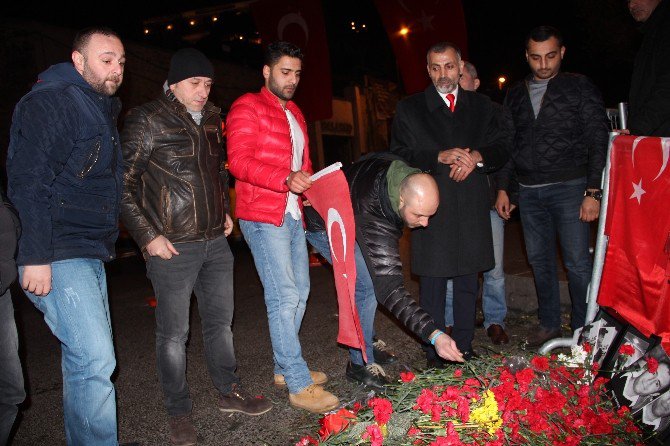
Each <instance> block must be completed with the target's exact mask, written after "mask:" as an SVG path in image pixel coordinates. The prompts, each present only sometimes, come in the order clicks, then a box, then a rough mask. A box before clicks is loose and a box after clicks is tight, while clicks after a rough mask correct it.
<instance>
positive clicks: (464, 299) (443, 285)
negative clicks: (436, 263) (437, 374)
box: [419, 273, 479, 359]
mask: <svg viewBox="0 0 670 446" xmlns="http://www.w3.org/2000/svg"><path fill="white" fill-rule="evenodd" d="M477 276H478V274H477V273H472V274H466V275H464V276H457V277H451V279H453V283H454V300H453V308H454V327H453V330H452V332H451V337H452V338H453V339H454V341H455V342H456V346H457V347H458V349H459V350H460V351H461V352H463V353H464V352H468V351H472V340H473V339H474V337H475V302H476V298H477V291H478V288H479V282H478V281H477ZM449 279H450V277H428V276H421V277H420V282H419V283H420V291H419V293H420V303H421V308H423V309H424V310H426V312H427V313H428V314H429V315H430V317H432V318H433V320H434V321H435V325H436V326H437V328H438V329H439V330H442V331H444V329H445V326H444V307H445V302H446V299H445V294H446V292H447V281H448V280H449ZM424 351H425V352H426V358H427V359H434V358H437V353H436V352H435V348H433V346H432V345H424Z"/></svg>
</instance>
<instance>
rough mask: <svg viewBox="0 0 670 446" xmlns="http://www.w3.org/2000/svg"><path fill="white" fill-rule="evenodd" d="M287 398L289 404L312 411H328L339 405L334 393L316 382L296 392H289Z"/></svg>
mask: <svg viewBox="0 0 670 446" xmlns="http://www.w3.org/2000/svg"><path fill="white" fill-rule="evenodd" d="M288 400H289V402H290V403H291V406H293V407H297V408H300V409H305V410H307V411H309V412H312V413H326V412H330V411H331V410H333V409H335V408H336V407H337V406H339V405H340V400H338V399H337V397H336V396H335V395H333V394H332V393H330V392H328V391H327V390H324V388H323V387H321V386H319V385H318V384H312V385H309V386H307V387H305V388H304V389H302V390H301V391H300V392H298V393H289V394H288Z"/></svg>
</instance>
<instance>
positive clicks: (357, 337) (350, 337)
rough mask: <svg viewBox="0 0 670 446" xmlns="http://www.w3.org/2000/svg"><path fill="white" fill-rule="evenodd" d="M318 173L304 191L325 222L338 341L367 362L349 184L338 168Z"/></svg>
mask: <svg viewBox="0 0 670 446" xmlns="http://www.w3.org/2000/svg"><path fill="white" fill-rule="evenodd" d="M329 167H331V166H329ZM329 167H328V168H326V169H324V171H326V170H327V169H329ZM322 172H323V171H322ZM319 174H320V172H317V173H316V174H315V175H314V176H313V177H312V178H313V179H314V183H313V184H312V187H310V188H309V189H307V190H306V191H305V192H304V195H305V197H306V198H307V199H308V200H309V202H310V203H311V204H312V207H313V208H314V210H316V211H317V212H318V213H319V215H320V216H321V218H323V221H324V222H325V223H326V231H327V233H328V241H329V242H330V256H331V258H332V260H333V274H334V276H335V290H336V291H337V304H338V307H339V330H338V334H337V342H339V343H341V344H344V345H348V346H350V347H353V348H358V349H360V350H361V353H363V360H364V361H365V362H367V357H366V354H365V340H364V339H363V330H362V328H361V324H360V321H359V319H358V311H357V310H356V260H355V259H354V247H355V244H356V226H355V223H354V211H353V209H352V207H351V197H350V195H349V184H348V183H347V179H346V177H345V176H344V173H343V172H342V171H341V170H336V171H334V172H330V173H327V174H325V175H323V176H319Z"/></svg>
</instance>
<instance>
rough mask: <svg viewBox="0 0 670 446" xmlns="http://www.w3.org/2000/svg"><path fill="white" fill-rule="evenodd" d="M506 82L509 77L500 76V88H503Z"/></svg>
mask: <svg viewBox="0 0 670 446" xmlns="http://www.w3.org/2000/svg"><path fill="white" fill-rule="evenodd" d="M505 82H507V78H506V77H505V76H500V77H499V78H498V90H502V88H503V85H505Z"/></svg>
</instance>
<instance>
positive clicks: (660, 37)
mask: <svg viewBox="0 0 670 446" xmlns="http://www.w3.org/2000/svg"><path fill="white" fill-rule="evenodd" d="M628 9H629V10H630V13H631V15H632V16H633V18H634V19H635V21H637V22H639V23H640V24H641V25H640V31H642V32H643V33H644V39H643V40H642V45H641V46H640V49H639V50H638V52H637V56H636V57H635V65H634V66H633V77H632V79H631V85H630V95H629V97H628V106H629V108H628V128H629V130H630V132H631V133H632V134H633V135H649V136H670V1H668V0H628Z"/></svg>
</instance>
